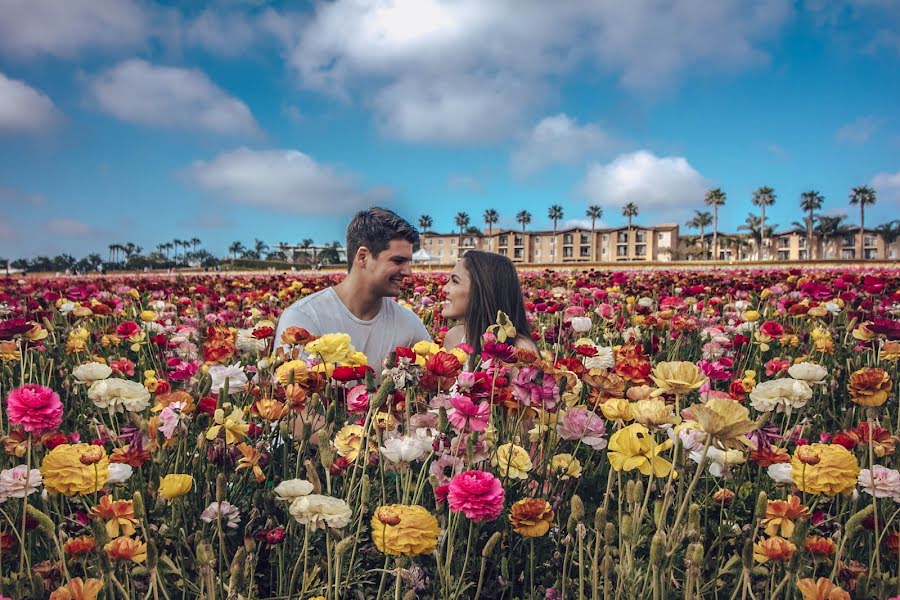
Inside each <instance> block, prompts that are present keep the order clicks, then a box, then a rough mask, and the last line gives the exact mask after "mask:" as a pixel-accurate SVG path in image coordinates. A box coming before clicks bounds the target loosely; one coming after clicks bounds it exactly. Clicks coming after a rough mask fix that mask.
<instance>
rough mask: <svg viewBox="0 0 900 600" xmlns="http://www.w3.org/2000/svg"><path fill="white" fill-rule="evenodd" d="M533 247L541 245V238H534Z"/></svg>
mask: <svg viewBox="0 0 900 600" xmlns="http://www.w3.org/2000/svg"><path fill="white" fill-rule="evenodd" d="M534 245H535V246H540V245H541V238H539V237H537V238H534Z"/></svg>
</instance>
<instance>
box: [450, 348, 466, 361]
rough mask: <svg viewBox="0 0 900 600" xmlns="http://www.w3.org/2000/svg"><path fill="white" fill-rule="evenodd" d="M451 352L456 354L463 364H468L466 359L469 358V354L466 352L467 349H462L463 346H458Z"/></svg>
mask: <svg viewBox="0 0 900 600" xmlns="http://www.w3.org/2000/svg"><path fill="white" fill-rule="evenodd" d="M450 354H452V355H453V356H455V357H456V358H457V360H459V362H460V363H461V364H466V361H467V360H469V355H468V354H466V353H465V351H464V350H462V349H461V348H459V347H458V346H457V347H456V348H454V349H453V350H451V351H450Z"/></svg>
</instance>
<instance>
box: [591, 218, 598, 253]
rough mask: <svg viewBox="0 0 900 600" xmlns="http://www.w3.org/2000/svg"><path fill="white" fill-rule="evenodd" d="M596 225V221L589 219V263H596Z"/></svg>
mask: <svg viewBox="0 0 900 600" xmlns="http://www.w3.org/2000/svg"><path fill="white" fill-rule="evenodd" d="M596 224H597V219H595V218H594V217H591V262H597V235H596V234H595V233H594V228H595V226H596Z"/></svg>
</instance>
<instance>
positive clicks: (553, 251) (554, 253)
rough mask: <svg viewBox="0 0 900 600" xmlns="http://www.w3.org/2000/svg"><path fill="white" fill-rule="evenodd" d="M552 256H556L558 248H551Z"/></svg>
mask: <svg viewBox="0 0 900 600" xmlns="http://www.w3.org/2000/svg"><path fill="white" fill-rule="evenodd" d="M550 256H556V248H550Z"/></svg>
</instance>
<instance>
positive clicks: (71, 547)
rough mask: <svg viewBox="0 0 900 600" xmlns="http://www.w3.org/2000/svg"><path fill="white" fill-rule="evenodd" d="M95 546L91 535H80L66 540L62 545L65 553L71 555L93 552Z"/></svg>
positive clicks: (95, 543)
mask: <svg viewBox="0 0 900 600" xmlns="http://www.w3.org/2000/svg"><path fill="white" fill-rule="evenodd" d="M96 547H97V542H96V540H94V538H93V537H92V536H90V535H82V536H79V537H77V538H72V539H70V540H69V541H67V542H66V543H65V545H63V550H65V551H66V554H69V555H71V556H82V555H84V554H89V553H91V552H93V551H94V548H96Z"/></svg>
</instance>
